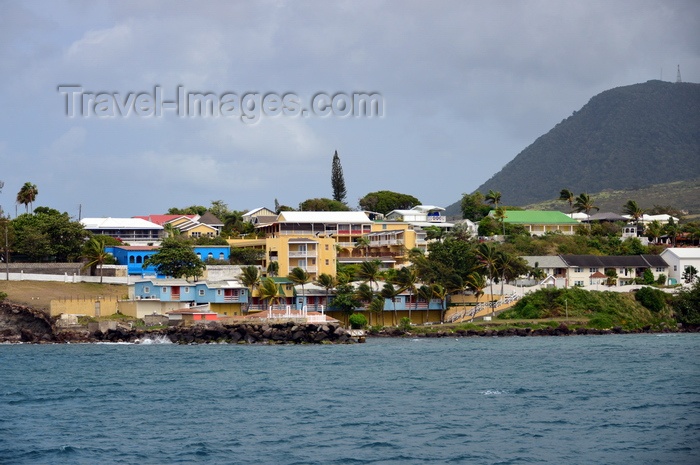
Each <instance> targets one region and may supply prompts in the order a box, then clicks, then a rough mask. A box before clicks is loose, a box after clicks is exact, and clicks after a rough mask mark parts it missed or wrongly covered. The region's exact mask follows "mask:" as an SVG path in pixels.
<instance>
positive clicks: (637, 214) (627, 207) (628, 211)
mask: <svg viewBox="0 0 700 465" xmlns="http://www.w3.org/2000/svg"><path fill="white" fill-rule="evenodd" d="M622 213H624V214H625V215H629V216H630V218H631V219H632V220H634V223H635V225H636V226H637V235H639V220H640V219H642V217H643V216H644V210H642V209H641V208H639V205H637V202H635V201H634V200H628V201H627V203H626V204H624V205H623V206H622Z"/></svg>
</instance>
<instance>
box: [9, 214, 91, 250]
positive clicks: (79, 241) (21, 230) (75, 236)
mask: <svg viewBox="0 0 700 465" xmlns="http://www.w3.org/2000/svg"><path fill="white" fill-rule="evenodd" d="M11 229H12V230H13V231H14V233H15V241H14V245H13V249H14V252H15V253H17V254H21V255H24V256H26V257H27V258H28V259H30V260H32V261H36V262H41V261H57V262H72V261H75V260H77V259H78V258H79V257H80V255H81V252H82V247H83V244H84V242H85V239H86V238H87V237H88V236H89V235H90V233H88V232H87V231H86V230H85V229H84V228H83V225H82V224H80V223H79V222H77V221H72V220H71V219H70V216H69V215H68V213H60V212H59V211H58V210H54V209H53V208H47V207H37V208H36V209H35V210H34V213H33V214H26V213H25V214H22V215H19V216H18V217H17V218H15V219H13V220H12V228H11Z"/></svg>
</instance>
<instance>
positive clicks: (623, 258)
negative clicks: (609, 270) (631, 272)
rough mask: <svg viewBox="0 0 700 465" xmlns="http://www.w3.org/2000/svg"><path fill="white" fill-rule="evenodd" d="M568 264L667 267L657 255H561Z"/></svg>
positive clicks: (582, 265) (579, 265)
mask: <svg viewBox="0 0 700 465" xmlns="http://www.w3.org/2000/svg"><path fill="white" fill-rule="evenodd" d="M561 258H562V259H563V260H564V262H566V263H567V265H568V266H577V267H582V268H583V267H596V268H597V267H603V268H605V267H616V268H624V267H630V268H650V267H668V263H666V261H665V260H664V259H663V258H661V257H660V256H659V255H611V256H598V255H561Z"/></svg>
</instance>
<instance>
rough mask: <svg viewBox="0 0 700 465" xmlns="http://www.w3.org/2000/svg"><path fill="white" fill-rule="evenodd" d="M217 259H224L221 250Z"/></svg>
mask: <svg viewBox="0 0 700 465" xmlns="http://www.w3.org/2000/svg"><path fill="white" fill-rule="evenodd" d="M219 260H225V258H224V253H223V252H221V253H220V254H219Z"/></svg>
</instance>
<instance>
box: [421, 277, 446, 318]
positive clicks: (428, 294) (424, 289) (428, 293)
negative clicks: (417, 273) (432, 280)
mask: <svg viewBox="0 0 700 465" xmlns="http://www.w3.org/2000/svg"><path fill="white" fill-rule="evenodd" d="M440 287H442V286H440ZM443 289H444V287H443ZM417 294H418V297H420V298H421V299H423V300H425V301H426V305H425V315H426V317H425V321H428V317H427V315H428V312H429V311H430V301H431V300H432V299H433V289H432V286H428V285H426V284H423V285H422V286H421V287H419V288H418V291H417Z"/></svg>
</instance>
